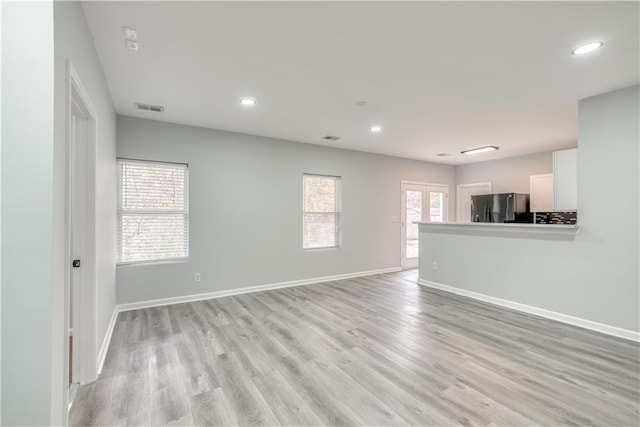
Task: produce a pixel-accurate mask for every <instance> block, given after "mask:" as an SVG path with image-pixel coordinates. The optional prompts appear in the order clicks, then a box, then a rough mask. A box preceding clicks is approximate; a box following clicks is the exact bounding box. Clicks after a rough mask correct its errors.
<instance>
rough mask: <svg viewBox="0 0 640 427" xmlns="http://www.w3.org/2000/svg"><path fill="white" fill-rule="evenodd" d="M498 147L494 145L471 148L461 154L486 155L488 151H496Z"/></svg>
mask: <svg viewBox="0 0 640 427" xmlns="http://www.w3.org/2000/svg"><path fill="white" fill-rule="evenodd" d="M497 149H498V147H496V146H495V145H487V146H485V147H478V148H472V149H471V150H465V151H461V153H462V154H480V153H486V152H489V151H496V150H497Z"/></svg>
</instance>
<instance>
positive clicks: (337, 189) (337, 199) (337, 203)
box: [301, 173, 342, 251]
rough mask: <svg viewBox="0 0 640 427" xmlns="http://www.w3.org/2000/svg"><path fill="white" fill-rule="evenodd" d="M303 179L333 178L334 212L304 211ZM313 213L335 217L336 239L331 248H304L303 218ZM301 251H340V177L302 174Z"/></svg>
mask: <svg viewBox="0 0 640 427" xmlns="http://www.w3.org/2000/svg"><path fill="white" fill-rule="evenodd" d="M305 177H317V178H333V179H335V181H336V186H335V211H332V212H313V211H308V212H307V211H305V197H306V195H305V191H304V179H305ZM313 213H316V214H317V213H332V214H334V215H335V216H336V230H335V233H336V239H335V245H332V246H315V247H310V248H307V247H305V246H304V224H305V221H304V217H305V215H306V214H313ZM301 237H302V250H303V251H315V250H323V249H340V248H341V247H342V177H341V176H337V175H325V174H318V173H303V174H302V236H301Z"/></svg>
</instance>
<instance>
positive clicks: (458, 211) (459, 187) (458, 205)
mask: <svg viewBox="0 0 640 427" xmlns="http://www.w3.org/2000/svg"><path fill="white" fill-rule="evenodd" d="M476 187H489V193H491V191H492V183H491V181H485V182H472V183H469V184H458V185H457V186H456V222H462V221H461V219H462V191H461V190H462V189H464V188H476Z"/></svg>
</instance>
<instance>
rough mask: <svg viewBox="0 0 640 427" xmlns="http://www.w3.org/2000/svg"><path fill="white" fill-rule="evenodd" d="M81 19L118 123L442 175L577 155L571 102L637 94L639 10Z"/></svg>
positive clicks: (419, 6)
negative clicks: (131, 35) (451, 169)
mask: <svg viewBox="0 0 640 427" xmlns="http://www.w3.org/2000/svg"><path fill="white" fill-rule="evenodd" d="M83 6H84V10H85V14H86V17H87V21H88V24H89V28H90V30H91V32H92V34H93V37H94V41H95V45H96V48H97V50H98V55H99V57H100V60H101V61H102V65H103V68H104V72H105V75H106V79H107V82H108V85H109V88H110V91H111V95H112V97H113V102H114V105H115V109H116V111H117V112H118V113H119V114H123V115H128V116H135V117H144V118H150V119H153V120H161V121H167V122H174V123H182V124H187V125H195V126H203V127H208V128H214V129H223V130H229V131H235V132H243V133H249V134H255V135H263V136H269V137H274V138H281V139H287V140H293V141H299V142H305V143H311V144H319V145H327V146H332V147H341V148H349V149H355V150H361V151H369V152H374V153H382V154H389V155H394V156H401V157H408V158H414V159H421V160H429V161H438V162H442V163H450V164H462V163H468V162H472V161H482V160H489V159H494V158H500V157H509V156H515V155H519V154H525V153H532V152H540V151H546V150H552V149H557V148H563V147H571V146H575V145H576V143H577V100H579V99H582V98H585V97H589V96H592V95H597V94H600V93H603V92H608V91H610V90H614V89H618V88H622V87H625V86H629V85H633V84H637V83H638V81H639V61H640V58H639V50H640V47H639V30H638V26H639V24H638V21H639V18H638V16H639V3H638V2H618V3H613V2H567V3H565V2H562V3H560V2H528V3H521V2H493V3H484V2H465V3H462V2H447V3H442V2H426V3H416V2H412V3H397V2H396V3H393V2H385V3H382V2H355V3H339V2H318V3H315V2H314V3H309V2H280V3H275V2H274V3H270V2H260V3H243V2H227V3H219V2H217V3H216V2H194V3H191V2H86V3H84V4H83ZM123 26H129V27H133V28H135V29H137V31H138V39H139V44H140V50H139V51H138V52H134V51H130V50H128V49H127V48H126V47H125V43H124V36H123V31H122V27H123ZM593 40H602V41H603V42H604V47H603V48H602V49H600V50H599V51H596V52H595V53H593V54H591V55H587V56H584V57H573V56H572V55H570V51H571V50H572V49H573V48H575V47H577V46H578V45H580V44H582V43H585V42H589V41H593ZM244 96H250V97H254V98H255V99H256V100H257V102H258V103H257V105H256V106H254V107H249V108H247V107H244V106H242V105H240V103H239V101H240V98H241V97H244ZM358 101H367V102H368V104H367V106H365V107H358V106H356V102H358ZM134 102H142V103H149V104H156V105H162V106H164V107H165V112H164V113H152V112H146V111H139V110H136V109H134V106H133V103H134ZM373 124H379V125H381V126H382V127H383V131H382V132H381V133H379V134H372V133H371V132H370V131H369V128H370V126H371V125H373ZM325 135H338V136H341V137H342V139H340V140H339V141H335V142H331V141H328V142H327V141H323V140H322V139H321V137H323V136H325ZM176 142H178V141H176ZM489 144H491V145H498V146H499V147H500V151H498V152H493V153H487V154H480V155H477V156H463V155H461V154H460V151H461V150H465V149H469V148H473V147H478V146H483V145H489ZM443 152H444V153H451V154H453V155H452V156H451V157H445V158H442V157H437V156H436V155H437V154H438V153H443Z"/></svg>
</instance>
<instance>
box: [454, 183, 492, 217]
mask: <svg viewBox="0 0 640 427" xmlns="http://www.w3.org/2000/svg"><path fill="white" fill-rule="evenodd" d="M490 193H491V182H474V183H472V184H459V185H458V187H457V191H456V195H457V200H456V202H457V203H456V211H457V212H456V221H457V222H463V223H464V222H471V196H477V195H479V194H490Z"/></svg>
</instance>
